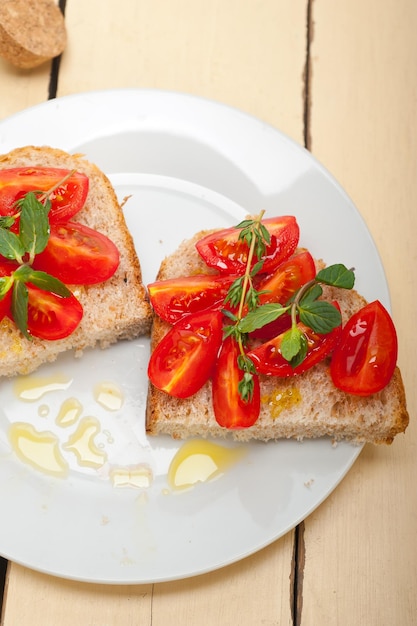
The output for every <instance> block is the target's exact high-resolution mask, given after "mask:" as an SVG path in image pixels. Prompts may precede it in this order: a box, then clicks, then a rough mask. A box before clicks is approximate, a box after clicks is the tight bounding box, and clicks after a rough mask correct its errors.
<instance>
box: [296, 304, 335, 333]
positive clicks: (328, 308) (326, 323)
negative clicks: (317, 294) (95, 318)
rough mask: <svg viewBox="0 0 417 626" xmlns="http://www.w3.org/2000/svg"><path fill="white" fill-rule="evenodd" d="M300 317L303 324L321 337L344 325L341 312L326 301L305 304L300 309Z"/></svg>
mask: <svg viewBox="0 0 417 626" xmlns="http://www.w3.org/2000/svg"><path fill="white" fill-rule="evenodd" d="M299 315H300V320H301V322H302V323H303V324H305V325H306V326H308V327H309V328H311V329H312V330H314V332H315V333H319V334H320V335H325V334H327V333H329V332H331V331H332V330H333V329H334V328H336V327H337V326H340V324H341V323H342V316H341V314H340V311H339V310H338V309H337V308H336V307H335V306H334V305H333V304H331V302H326V301H325V300H315V301H314V302H306V303H303V307H302V308H301V307H300V308H299Z"/></svg>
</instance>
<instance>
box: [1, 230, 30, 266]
mask: <svg viewBox="0 0 417 626" xmlns="http://www.w3.org/2000/svg"><path fill="white" fill-rule="evenodd" d="M25 252H26V250H25V248H24V246H23V245H22V242H21V241H20V239H19V237H18V236H17V235H16V234H15V233H12V232H10V230H6V229H4V228H0V254H1V255H2V256H4V257H6V259H13V260H16V261H19V262H21V261H22V257H23V255H24V254H25Z"/></svg>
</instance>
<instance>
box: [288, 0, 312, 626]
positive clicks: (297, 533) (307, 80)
mask: <svg viewBox="0 0 417 626" xmlns="http://www.w3.org/2000/svg"><path fill="white" fill-rule="evenodd" d="M313 1H314V0H307V13H306V53H305V55H306V56H305V66H304V77H303V78H304V89H303V105H304V112H303V124H304V128H303V131H304V147H305V148H306V149H307V150H310V151H311V149H312V139H311V43H312V39H313ZM304 529H305V526H304V522H301V523H300V524H298V525H297V526H296V528H295V530H294V549H293V558H292V564H291V576H290V580H291V585H290V593H291V617H292V623H293V626H301V614H302V608H303V582H304V566H305V542H304Z"/></svg>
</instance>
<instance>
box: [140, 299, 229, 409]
mask: <svg viewBox="0 0 417 626" xmlns="http://www.w3.org/2000/svg"><path fill="white" fill-rule="evenodd" d="M222 319H223V316H222V314H221V312H220V311H217V310H210V309H206V310H204V311H200V312H198V313H192V314H190V315H185V316H184V317H182V318H181V319H180V320H179V321H178V322H176V324H174V326H172V328H171V329H170V330H169V331H168V333H167V334H166V335H165V336H164V337H163V339H162V340H161V341H160V342H159V344H158V345H157V346H156V348H155V350H154V351H153V352H152V354H151V358H150V360H149V365H148V376H149V379H150V381H151V382H152V383H153V384H154V385H155V387H157V388H158V389H161V390H162V391H165V392H166V393H169V394H170V395H172V396H175V397H177V398H188V397H189V396H192V395H193V394H195V393H196V392H197V391H198V390H199V389H200V387H202V386H203V385H204V383H205V382H206V381H207V380H208V378H209V377H210V375H211V373H212V370H213V366H214V363H215V360H216V356H217V353H218V351H219V348H220V345H221V341H222V335H223V329H222Z"/></svg>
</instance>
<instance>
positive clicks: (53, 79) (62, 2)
mask: <svg viewBox="0 0 417 626" xmlns="http://www.w3.org/2000/svg"><path fill="white" fill-rule="evenodd" d="M66 4H67V0H59V2H58V6H59V8H60V10H61V12H62V15H64V17H65V7H66ZM60 64H61V55H60V56H58V57H55V58H54V59H52V63H51V74H50V77H49V88H48V100H53V99H54V98H56V94H57V92H58V76H59V66H60Z"/></svg>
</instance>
